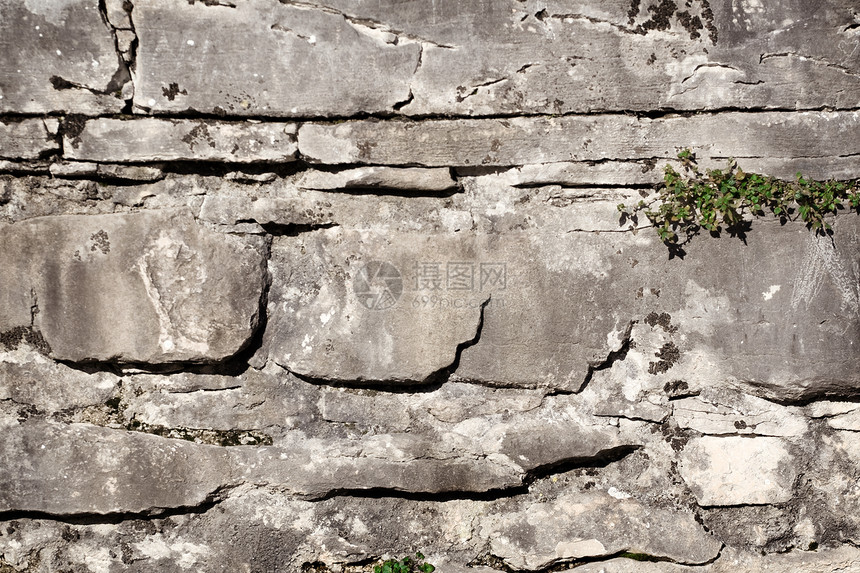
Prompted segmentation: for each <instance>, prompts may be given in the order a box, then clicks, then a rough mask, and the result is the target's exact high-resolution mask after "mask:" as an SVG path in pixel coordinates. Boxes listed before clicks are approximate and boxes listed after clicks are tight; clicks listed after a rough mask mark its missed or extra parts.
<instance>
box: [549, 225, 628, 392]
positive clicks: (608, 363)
mask: <svg viewBox="0 0 860 573" xmlns="http://www.w3.org/2000/svg"><path fill="white" fill-rule="evenodd" d="M600 232H624V233H627V232H630V231H626V230H622V231H600ZM638 322H639V321H638V320H631V321H630V322H629V323H628V324H627V328H626V329H625V330H624V334H623V335H622V338H621V345H620V346H619V347H618V350H613V351H610V352H609V354H607V355H606V358H605V359H604V360H603V361H601V362H599V363H597V364H589V366H588V373H587V374H586V375H585V379H584V380H583V382H582V385H581V386H580V387H579V390H577V391H575V392H574V391H570V390H561V389H558V390H553V391H552V392H549V393H548V394H547V396H556V395H568V394H580V393H581V392H583V391H584V390H585V389H586V388H587V387H588V385H589V384H590V383H591V379H592V378H593V377H594V373H595V372H599V371H601V370H606V369H608V368H612V366H613V365H614V364H615V363H616V362H619V361H622V360H624V359H625V358H627V352H629V350H630V347H631V344H632V342H633V337H632V333H633V326H634V325H635V324H636V323H638Z"/></svg>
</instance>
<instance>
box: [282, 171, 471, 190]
mask: <svg viewBox="0 0 860 573" xmlns="http://www.w3.org/2000/svg"><path fill="white" fill-rule="evenodd" d="M296 186H297V187H299V188H300V189H319V190H329V189H330V190H334V189H376V190H379V191H382V192H385V191H386V190H387V191H392V190H397V191H424V192H431V193H432V192H441V191H451V190H453V189H455V188H456V187H457V183H456V182H455V181H454V180H453V179H452V178H451V172H450V171H449V170H447V169H417V168H402V169H395V168H391V167H359V168H357V169H345V170H343V171H336V172H334V173H332V172H326V171H308V172H306V173H303V174H301V175H300V176H299V177H298V179H297V180H296Z"/></svg>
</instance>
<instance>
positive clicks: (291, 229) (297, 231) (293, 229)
mask: <svg viewBox="0 0 860 573" xmlns="http://www.w3.org/2000/svg"><path fill="white" fill-rule="evenodd" d="M256 222H257V221H254V220H252V219H240V220H238V221H236V223H237V224H239V223H256ZM258 224H259V225H260V226H261V227H262V228H263V230H264V231H265V232H266V234H268V235H271V236H273V237H298V236H299V235H301V234H304V233H311V232H313V231H320V230H323V229H332V228H334V227H338V226H339V225H338V224H337V223H309V224H298V223H258Z"/></svg>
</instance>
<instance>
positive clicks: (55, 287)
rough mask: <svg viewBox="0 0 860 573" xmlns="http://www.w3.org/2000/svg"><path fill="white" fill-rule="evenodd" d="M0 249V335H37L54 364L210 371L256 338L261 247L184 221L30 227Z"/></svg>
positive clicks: (150, 216)
mask: <svg viewBox="0 0 860 573" xmlns="http://www.w3.org/2000/svg"><path fill="white" fill-rule="evenodd" d="M0 237H2V241H3V244H4V245H7V248H4V249H3V252H2V253H0V258H2V261H3V262H2V266H3V268H4V269H5V272H4V273H3V275H2V277H0V283H2V289H0V292H2V294H0V325H2V326H0V331H6V330H10V329H14V328H28V329H30V328H32V329H35V330H37V331H39V332H41V335H42V336H43V337H44V341H45V343H46V344H47V346H48V347H49V352H50V355H51V356H52V357H53V358H55V359H60V360H69V361H73V362H85V361H107V362H140V363H152V364H157V363H167V362H182V361H191V362H217V361H219V360H223V359H224V358H227V357H229V356H231V355H233V354H235V353H236V352H238V351H239V350H241V349H242V348H243V347H244V346H245V344H246V343H247V341H248V340H249V339H250V337H251V336H252V334H253V333H254V330H255V328H256V326H257V323H258V320H259V301H260V297H261V295H262V291H263V286H264V283H265V259H264V248H263V245H262V241H261V240H260V239H258V238H253V237H252V238H239V237H235V236H229V235H224V234H220V233H215V232H213V231H209V230H206V229H204V228H201V227H200V226H198V225H197V223H196V222H195V221H194V219H193V218H192V216H191V214H190V212H188V211H186V210H167V211H160V212H156V211H144V212H140V213H134V214H119V215H93V216H74V215H69V216H58V217H41V218H37V219H30V220H28V221H23V222H20V223H15V224H12V225H5V226H3V227H2V228H0ZM117 324H133V325H135V327H134V328H133V329H121V330H117V328H116V325H117Z"/></svg>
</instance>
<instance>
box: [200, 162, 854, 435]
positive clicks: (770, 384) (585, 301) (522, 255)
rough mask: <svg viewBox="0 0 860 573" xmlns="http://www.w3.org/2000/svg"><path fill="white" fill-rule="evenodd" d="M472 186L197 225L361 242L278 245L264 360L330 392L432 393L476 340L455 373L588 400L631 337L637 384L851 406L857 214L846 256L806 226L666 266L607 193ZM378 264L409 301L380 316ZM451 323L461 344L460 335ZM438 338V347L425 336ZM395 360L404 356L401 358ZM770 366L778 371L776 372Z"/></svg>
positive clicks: (627, 364) (303, 202) (652, 242)
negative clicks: (279, 226) (409, 220)
mask: <svg viewBox="0 0 860 573" xmlns="http://www.w3.org/2000/svg"><path fill="white" fill-rule="evenodd" d="M478 179H480V178H478ZM466 187H467V193H466V194H465V195H464V196H462V197H461V196H454V197H452V198H451V200H450V201H449V202H448V206H446V207H445V208H444V209H437V210H435V211H434V210H433V208H432V206H428V205H426V204H424V203H423V202H422V201H423V199H419V198H415V199H409V200H402V201H401V202H400V204H401V207H400V209H395V208H393V207H392V208H390V209H389V206H388V204H386V203H384V202H382V203H380V205H384V207H380V209H379V212H378V213H377V211H373V210H371V209H369V207H368V205H365V204H364V203H363V199H365V198H364V197H361V196H352V195H351V196H349V198H348V199H341V196H337V197H334V196H331V194H330V199H329V200H325V199H324V198H323V197H317V198H315V199H312V200H309V196H305V197H304V198H302V197H301V196H298V195H295V194H293V196H292V198H291V195H290V193H285V194H283V195H281V194H280V192H277V193H273V194H272V195H271V196H269V198H268V199H267V200H266V201H264V200H263V196H262V195H261V196H260V198H259V200H258V201H256V202H255V203H260V205H259V208H257V207H253V206H252V205H249V200H248V199H247V197H243V196H242V194H241V193H238V192H237V193H235V194H232V192H231V195H225V196H223V197H222V198H221V199H218V201H216V200H215V199H216V198H215V197H213V198H212V202H211V203H210V201H209V199H208V198H207V200H206V202H204V208H203V211H202V212H203V213H204V214H205V216H206V217H207V218H210V217H211V218H212V220H215V221H218V222H224V223H230V222H231V221H232V220H234V219H235V218H241V219H244V220H249V219H252V218H255V217H256V218H257V220H259V221H260V222H261V223H262V222H268V221H269V220H271V219H269V218H268V217H269V216H270V215H272V214H273V213H276V211H281V212H283V213H284V214H285V218H283V219H282V220H283V221H285V222H294V223H296V224H335V223H338V222H341V223H349V224H354V225H358V226H359V229H363V230H355V231H345V230H343V228H341V227H338V228H335V229H327V230H322V231H315V232H311V233H302V234H301V235H300V236H299V237H284V238H279V239H278V241H276V246H275V249H274V250H275V253H276V256H275V257H274V263H273V272H274V279H273V287H272V292H271V294H270V297H269V303H270V321H269V326H268V329H267V343H266V346H265V352H266V353H267V354H268V355H269V356H271V357H272V359H273V360H274V361H275V362H277V363H278V364H281V365H283V366H285V367H287V368H288V369H290V370H293V371H294V372H296V373H298V374H302V375H305V376H310V377H313V378H317V379H320V380H340V381H359V380H368V381H370V380H376V381H388V382H395V381H399V382H407V381H411V382H416V381H422V380H426V379H427V376H429V375H430V374H432V373H433V372H438V371H439V369H440V368H447V367H449V366H452V365H453V364H454V358H455V357H456V356H457V355H458V346H460V345H463V344H464V343H465V342H467V341H471V340H473V339H475V337H476V335H478V334H480V336H479V338H478V339H477V342H476V343H475V344H466V345H463V346H461V347H460V348H459V362H458V363H457V365H456V371H455V375H456V376H457V377H458V378H459V379H462V380H465V381H472V382H477V383H482V384H490V385H495V386H505V387H530V388H553V389H564V390H570V391H577V390H578V389H579V388H580V387H581V385H582V384H583V383H584V381H585V380H586V379H587V377H588V375H589V372H591V371H593V369H595V368H598V367H600V366H601V365H605V364H606V363H607V360H610V359H611V358H613V356H614V355H613V353H615V352H619V351H620V350H621V349H622V348H624V347H625V343H626V342H627V341H629V340H632V341H633V342H635V345H630V347H629V348H628V349H627V350H628V351H627V353H626V354H625V355H624V356H625V359H624V360H625V361H624V365H623V366H624V368H625V369H626V371H627V373H626V374H624V379H637V380H639V381H641V384H642V385H644V386H648V387H653V388H656V389H662V388H663V387H664V386H665V385H666V384H670V383H672V382H673V381H676V380H686V381H687V382H688V383H689V384H694V385H696V387H697V388H701V387H706V386H708V385H711V386H721V387H722V386H724V385H725V383H726V381H727V380H729V381H734V382H735V383H741V384H746V385H749V386H751V387H754V388H755V389H756V390H755V392H756V393H759V394H761V395H766V396H768V397H770V398H777V399H797V398H802V397H805V396H810V395H812V394H814V393H816V392H819V393H820V392H823V391H828V392H832V393H836V394H838V393H839V392H849V391H850V388H852V387H853V386H852V385H853V384H854V383H855V382H853V381H856V380H857V376H858V370H857V368H856V352H855V350H854V347H855V345H856V344H857V343H860V341H857V340H856V339H855V338H854V337H852V336H850V333H851V332H854V331H855V330H854V326H853V325H856V323H857V322H858V320H860V314H858V313H860V302H858V300H860V299H857V298H856V294H855V291H854V290H853V289H854V287H853V286H852V285H853V283H852V280H853V279H852V278H851V277H852V276H853V274H852V273H854V270H853V268H854V267H853V266H852V265H853V263H852V262H851V261H852V260H853V258H854V257H856V252H857V249H858V248H860V245H858V243H857V242H856V240H855V239H854V236H855V235H854V234H855V232H856V226H857V225H858V220H857V218H856V217H854V216H851V215H845V216H840V217H838V218H837V219H836V220H835V221H834V225H836V229H837V230H836V235H835V236H836V238H837V239H836V243H835V245H834V244H831V243H830V242H829V241H827V240H823V239H819V238H816V237H815V236H814V235H812V234H811V233H810V231H809V230H808V229H806V228H805V226H803V225H802V224H788V225H785V226H780V225H779V224H778V223H776V222H773V223H771V222H757V223H755V224H754V229H753V230H752V231H751V232H750V233H749V234H748V235H747V239H746V241H747V244H744V243H743V242H742V241H740V240H738V239H737V238H731V237H723V238H720V239H713V238H710V237H696V239H695V240H694V241H693V242H692V243H691V244H690V245H688V254H687V255H686V257H685V258H684V259H680V258H677V257H676V258H674V259H671V260H669V259H668V256H667V251H666V248H665V246H664V245H663V244H662V243H660V242H659V240H658V238H657V237H656V236H655V235H654V234H653V232H652V230H650V229H640V230H639V231H638V233H637V234H635V235H634V234H633V233H631V232H610V231H612V230H613V229H614V228H617V227H614V226H613V225H617V219H615V222H614V223H612V221H611V219H609V220H607V221H604V219H606V213H604V210H605V211H606V212H607V213H608V212H609V211H614V207H613V206H612V205H611V204H609V203H608V202H607V201H601V200H599V196H598V200H596V201H594V200H592V199H590V198H589V195H588V194H587V193H586V194H584V196H583V195H580V194H578V193H570V194H566V193H564V192H560V193H558V194H557V195H553V194H552V193H550V194H547V193H545V192H544V191H545V190H544V189H538V190H531V191H530V190H528V189H526V190H517V189H513V190H512V192H511V194H510V196H509V197H507V198H505V197H501V196H496V195H493V194H492V193H490V192H489V191H488V190H487V189H486V188H485V187H482V186H481V185H476V186H472V185H471V184H469V183H467V184H466ZM561 191H564V190H561ZM572 191H581V190H572ZM230 197H232V198H230ZM228 198H229V200H227V199H228ZM267 201H272V202H268V203H267ZM412 201H415V203H414V209H415V211H412V210H411V209H412V208H413V207H412V206H413V203H412ZM219 202H220V204H219ZM419 204H420V206H419ZM266 205H269V206H272V207H277V209H271V208H270V209H267V208H266ZM607 205H609V206H608V207H607ZM210 207H211V209H210ZM425 209H426V211H425ZM416 213H425V214H428V215H427V219H426V220H424V219H422V220H423V221H425V222H424V223H423V224H422V225H421V226H418V227H417V228H416V229H414V230H412V231H410V229H409V226H408V225H404V224H403V218H404V217H408V216H410V215H414V214H416ZM615 213H616V215H615V216H617V212H615ZM461 214H462V215H463V217H461V216H460V215H461ZM453 222H458V223H457V224H456V225H454V224H453ZM580 225H582V226H580ZM469 229H474V230H469ZM590 229H593V230H590ZM840 237H841V239H840ZM302 248H304V252H302ZM278 253H282V254H278ZM350 257H352V258H350ZM359 261H360V262H359ZM369 261H380V262H386V261H387V262H389V263H391V265H392V267H394V269H396V271H397V272H396V273H394V271H392V279H391V280H392V285H393V284H395V283H396V284H397V285H398V286H397V289H398V293H399V294H398V295H397V296H396V297H392V298H391V299H390V300H387V302H385V303H383V304H382V306H383V307H384V308H381V309H379V310H378V311H377V310H374V311H373V312H369V311H370V310H371V309H369V308H368V307H367V305H366V304H363V303H362V301H361V300H360V299H359V298H358V295H357V293H360V292H365V291H367V292H371V293H373V292H376V293H377V294H380V295H381V294H385V293H386V292H387V291H386V289H385V288H383V286H384V283H385V280H387V279H385V280H381V282H380V283H379V284H378V285H377V290H376V291H374V289H373V288H369V287H367V288H366V287H365V286H361V284H358V283H357V282H356V281H357V280H358V277H359V274H358V273H359V272H360V271H361V269H362V268H363V266H362V265H366V264H367V262H369ZM751 261H755V265H753V264H752V263H751ZM381 268H382V266H380V267H379V269H381ZM386 268H387V267H386ZM290 269H293V270H290ZM294 269H301V271H297V270H294ZM379 269H377V270H379ZM753 269H755V270H753ZM396 277H399V278H396ZM397 281H399V282H397ZM357 285H358V286H357ZM356 288H358V290H356ZM374 300H375V301H376V302H374ZM368 301H370V302H369V304H370V306H371V307H375V306H378V305H379V304H380V303H379V301H378V300H377V299H373V300H371V298H367V299H366V300H365V301H364V302H365V303H368ZM486 301H489V302H486ZM285 302H286V306H285V305H284V303H285ZM484 303H486V304H485V306H484V308H483V314H482V317H483V321H482V322H481V325H480V331H478V329H477V326H478V317H479V315H480V313H478V312H477V308H478V307H479V306H481V305H482V304H484ZM443 317H444V318H443ZM452 317H455V318H456V320H454V319H453V318H452ZM419 319H420V320H419ZM451 320H454V322H450V321H451ZM437 321H438V322H437ZM446 321H449V322H446ZM461 321H462V322H461ZM442 324H448V325H449V326H448V327H444V328H443V327H442ZM453 325H457V326H456V328H457V329H461V330H459V331H457V334H456V335H455V330H454V328H452V327H453ZM425 327H426V328H427V329H428V332H432V334H430V335H427V336H417V337H416V335H415V334H414V332H413V331H415V330H416V329H417V328H420V329H423V328H425ZM422 332H423V331H422ZM835 332H840V333H848V334H842V335H840V336H835V337H834V336H833V335H832V334H833V333H835ZM442 333H445V334H442ZM389 337H390V338H389ZM413 341H414V342H413ZM413 343H414V344H417V346H415V347H410V346H409V345H412V344H413ZM333 348H334V349H337V350H333ZM398 353H402V354H403V358H402V359H394V358H393V357H395V356H399V354H398ZM763 355H766V356H780V357H782V358H781V361H780V362H779V363H773V362H766V361H762V360H761V356H763ZM615 358H616V359H617V358H618V357H617V356H616V357H615ZM389 359H390V360H391V362H386V361H387V360H389ZM637 383H638V382H637ZM644 386H643V387H644ZM625 392H626V391H625ZM661 393H662V391H661ZM631 396H632V397H631V398H629V399H630V400H635V399H636V395H635V393H634V394H631ZM738 412H739V413H743V415H747V414H748V415H749V416H750V418H749V420H748V421H747V422H745V423H748V424H759V423H761V424H762V426H761V428H760V429H757V430H756V432H762V433H765V434H780V433H786V432H787V433H788V434H792V435H794V434H796V433H797V432H802V431H803V429H802V428H803V427H804V425H803V424H802V423H800V424H798V423H796V422H797V419H796V417H794V416H789V417H788V418H785V419H784V420H783V422H785V423H786V424H788V425H787V426H786V425H783V424H782V422H780V421H779V420H777V419H775V418H774V419H770V422H769V423H765V422H766V419H765V418H767V415H766V412H767V405H766V404H758V405H755V404H751V403H750V404H747V405H744V406H743V407H741V409H740V410H738ZM713 413H714V414H717V415H718V416H719V414H720V412H719V411H718V409H717V410H715V411H714V412H713ZM762 415H763V416H764V417H762ZM702 416H704V412H703V414H702ZM700 418H701V417H700ZM741 418H742V416H741ZM741 418H737V419H735V418H732V419H731V420H728V419H726V421H727V422H729V425H731V426H733V425H734V422H735V421H738V422H740V421H743V420H742V419H741ZM756 420H758V421H756ZM713 421H716V419H714V420H713ZM685 423H686V422H685ZM691 423H692V422H691ZM701 427H702V428H703V429H704V428H705V426H701ZM722 428H723V429H725V425H723V426H722ZM708 431H709V432H711V431H713V432H717V431H718V429H717V428H716V427H714V428H711V429H710V430H708Z"/></svg>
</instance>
